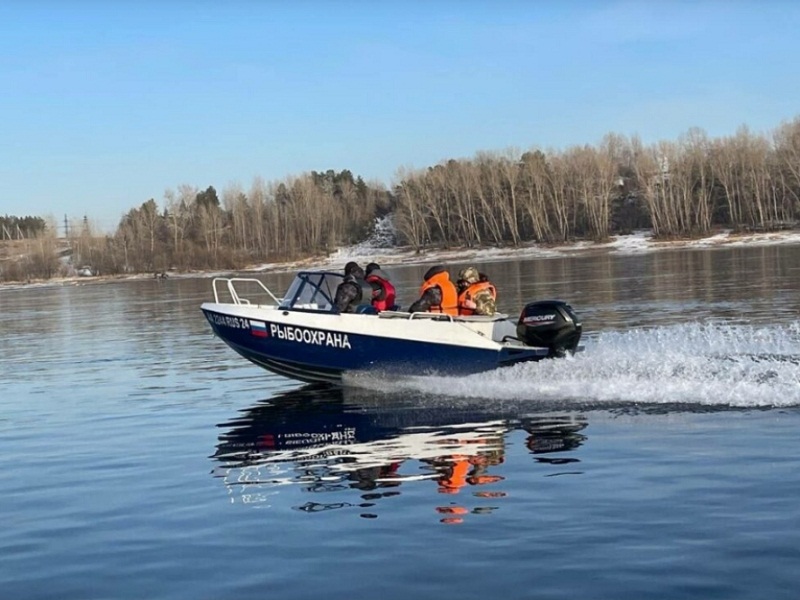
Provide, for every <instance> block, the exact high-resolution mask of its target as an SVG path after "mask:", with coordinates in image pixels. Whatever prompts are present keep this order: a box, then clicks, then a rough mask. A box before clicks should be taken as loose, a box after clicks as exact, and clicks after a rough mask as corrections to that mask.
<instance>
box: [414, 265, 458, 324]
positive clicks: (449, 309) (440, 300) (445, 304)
mask: <svg viewBox="0 0 800 600" xmlns="http://www.w3.org/2000/svg"><path fill="white" fill-rule="evenodd" d="M419 294H420V297H419V300H417V301H416V302H414V303H413V304H412V305H411V306H410V307H409V309H408V310H409V312H434V313H444V314H447V315H457V314H458V291H457V290H456V286H455V285H453V282H452V281H450V274H449V273H448V272H447V270H445V268H444V267H443V266H441V265H436V266H435V267H431V268H430V269H428V272H427V273H425V281H424V282H423V283H422V287H420V289H419Z"/></svg>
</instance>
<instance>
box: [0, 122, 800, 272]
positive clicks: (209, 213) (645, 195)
mask: <svg viewBox="0 0 800 600" xmlns="http://www.w3.org/2000/svg"><path fill="white" fill-rule="evenodd" d="M385 215H391V217H392V221H393V223H394V225H395V228H396V242H397V243H398V244H399V245H404V246H412V247H413V248H416V249H418V250H422V249H424V248H427V247H441V246H445V247H457V246H465V245H466V246H479V245H512V246H513V245H519V244H523V243H528V242H540V243H559V242H565V241H568V240H571V239H594V240H603V239H605V238H607V237H608V236H609V235H612V234H617V233H627V232H630V231H631V230H633V229H638V228H652V230H653V232H654V234H655V236H657V237H661V238H675V237H691V236H701V235H705V234H708V233H709V232H711V231H712V230H713V229H715V228H719V227H724V228H732V229H734V230H748V231H752V230H759V231H767V230H773V229H778V228H785V227H794V226H796V224H797V221H798V218H799V216H800V117H798V118H796V119H795V120H794V121H791V122H788V123H784V124H782V125H781V126H779V127H778V128H777V129H776V130H774V131H773V132H771V133H770V134H768V135H758V134H754V133H752V132H750V131H749V130H748V129H747V128H742V129H740V130H739V131H738V132H737V133H736V135H733V136H729V137H721V138H709V137H708V136H707V135H706V134H705V133H704V132H703V131H701V130H699V129H692V130H690V131H689V132H688V133H687V134H686V135H684V136H682V137H681V138H679V139H678V140H677V141H674V142H670V141H662V142H658V143H656V144H649V145H646V144H643V143H642V142H641V141H640V140H639V139H638V138H636V137H633V138H626V137H623V136H619V135H613V134H611V135H607V136H606V137H605V138H604V139H603V140H602V141H601V143H600V144H598V145H596V146H590V145H585V146H576V147H571V148H567V149H565V150H554V151H550V150H548V151H542V150H532V151H529V152H525V153H522V154H520V153H519V152H514V151H511V150H509V151H505V152H500V153H479V154H478V155H476V156H475V157H474V158H470V159H459V160H448V161H446V162H443V163H441V164H438V165H436V166H433V167H429V168H425V169H421V170H416V171H400V172H398V177H397V182H396V183H395V185H394V187H393V189H391V190H387V189H386V188H385V187H384V186H383V185H382V184H380V183H377V184H367V183H365V182H364V181H363V179H362V178H361V177H354V176H353V174H352V173H351V172H350V171H348V170H344V171H341V172H335V171H333V170H328V171H325V172H315V171H312V172H311V173H308V174H304V175H302V176H299V177H293V178H289V179H287V180H285V181H282V182H272V183H266V182H264V181H263V180H261V179H256V180H255V181H254V182H253V183H252V185H251V186H250V188H249V189H247V190H245V189H243V188H242V187H240V186H239V185H231V186H229V187H228V188H226V189H224V190H223V191H222V193H221V194H218V192H217V190H216V189H215V188H214V187H208V188H206V189H199V188H196V187H194V186H190V185H183V186H179V187H178V188H177V189H175V190H167V192H166V193H165V195H164V200H163V203H162V204H161V206H159V204H158V203H157V202H156V201H155V199H150V200H148V201H146V202H144V203H143V204H142V205H141V206H139V207H138V208H133V209H131V210H130V211H129V212H128V213H127V214H126V215H125V216H124V217H123V218H122V219H121V221H120V223H119V226H118V227H117V230H116V231H115V232H114V233H113V234H110V235H98V234H97V233H96V232H95V231H94V230H93V227H92V226H91V222H90V221H89V220H88V219H87V218H84V220H83V222H82V223H81V224H78V225H76V224H73V225H72V226H71V227H70V228H69V229H70V232H71V236H70V239H69V240H68V241H69V246H70V248H71V252H72V258H71V263H72V266H73V267H76V266H79V265H90V266H91V267H92V268H93V269H94V270H95V271H99V272H100V273H103V274H118V273H134V272H138V273H141V272H161V271H165V270H168V269H177V270H190V269H236V268H241V267H244V266H247V265H251V264H254V263H258V262H261V261H263V262H274V261H280V260H286V259H296V258H300V257H307V256H308V257H310V256H315V255H322V254H326V253H329V252H331V251H332V250H334V249H335V248H336V247H338V246H341V245H348V244H353V243H356V242H359V241H363V240H364V239H366V238H367V237H368V236H369V235H370V233H371V231H372V228H373V226H374V224H375V222H376V217H381V216H385ZM5 219H6V220H4V221H2V223H3V224H5V223H6V222H8V225H6V227H7V228H9V227H10V226H11V225H14V226H15V227H19V231H26V232H33V234H34V235H33V238H32V239H29V240H27V241H25V243H26V244H28V246H30V247H29V248H27V249H25V248H23V249H21V250H20V249H17V250H16V254H14V253H9V252H6V255H5V257H4V256H2V255H1V254H0V259H2V260H0V278H2V279H5V280H9V279H25V278H33V277H50V276H52V275H54V274H57V273H59V272H60V273H64V271H65V270H68V269H69V265H67V264H66V263H65V261H64V259H63V257H62V260H61V261H59V259H58V252H59V251H60V249H59V245H58V244H57V243H56V239H55V238H56V232H55V226H54V225H50V226H48V225H46V224H44V221H43V220H41V219H38V218H36V217H25V218H24V219H17V218H16V217H5ZM37 219H38V221H37ZM39 221H41V223H39ZM23 224H24V226H23ZM23 237H25V236H23ZM11 243H14V242H11ZM8 244H9V242H6V245H8ZM31 244H33V245H32V246H31ZM14 256H17V259H14ZM19 257H22V258H19Z"/></svg>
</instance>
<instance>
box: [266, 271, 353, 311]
mask: <svg viewBox="0 0 800 600" xmlns="http://www.w3.org/2000/svg"><path fill="white" fill-rule="evenodd" d="M342 281H344V275H342V274H341V273H334V272H332V271H301V272H300V273H298V274H297V276H296V277H295V278H294V281H292V283H291V285H290V286H289V289H288V290H286V294H285V295H284V296H283V301H282V302H281V303H280V305H279V308H282V309H284V310H309V311H313V312H338V311H337V310H336V304H335V303H334V299H335V298H336V288H338V287H339V284H340V283H342Z"/></svg>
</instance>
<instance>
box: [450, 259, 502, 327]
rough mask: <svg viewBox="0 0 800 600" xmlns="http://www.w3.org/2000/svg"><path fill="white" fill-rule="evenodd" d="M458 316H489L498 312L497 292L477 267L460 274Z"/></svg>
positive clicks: (464, 270)
mask: <svg viewBox="0 0 800 600" xmlns="http://www.w3.org/2000/svg"><path fill="white" fill-rule="evenodd" d="M458 292H459V293H458V314H460V315H487V316H492V315H494V314H495V313H496V312H497V290H496V289H495V287H494V285H492V283H491V282H490V281H489V278H488V277H486V276H485V275H483V274H482V273H479V272H478V269H476V268H475V267H467V268H466V269H462V270H461V272H460V273H459V274H458Z"/></svg>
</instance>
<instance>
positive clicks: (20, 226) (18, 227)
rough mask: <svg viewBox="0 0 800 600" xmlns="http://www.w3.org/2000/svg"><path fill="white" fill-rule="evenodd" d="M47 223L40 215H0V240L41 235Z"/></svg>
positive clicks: (21, 238) (22, 238)
mask: <svg viewBox="0 0 800 600" xmlns="http://www.w3.org/2000/svg"><path fill="white" fill-rule="evenodd" d="M46 229H47V224H46V222H45V220H44V219H42V218H41V217H30V216H28V217H11V216H8V215H5V216H3V217H0V240H24V239H31V238H35V237H37V236H40V235H43V234H44V232H45V230H46Z"/></svg>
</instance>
